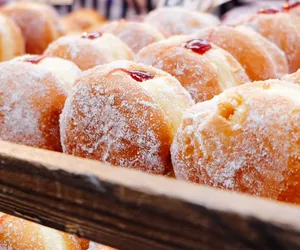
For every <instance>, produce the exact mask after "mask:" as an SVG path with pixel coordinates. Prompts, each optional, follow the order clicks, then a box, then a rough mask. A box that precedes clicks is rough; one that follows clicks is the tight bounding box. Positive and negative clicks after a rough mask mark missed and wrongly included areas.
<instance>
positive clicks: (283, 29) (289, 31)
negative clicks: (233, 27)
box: [245, 9, 300, 73]
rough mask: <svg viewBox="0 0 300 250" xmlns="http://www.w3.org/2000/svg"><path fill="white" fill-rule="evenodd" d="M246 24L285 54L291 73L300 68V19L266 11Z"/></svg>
mask: <svg viewBox="0 0 300 250" xmlns="http://www.w3.org/2000/svg"><path fill="white" fill-rule="evenodd" d="M245 24H246V25H249V26H250V27H251V28H253V29H254V30H255V31H257V32H258V33H260V34H261V35H262V36H264V37H265V38H267V39H269V40H270V41H272V42H273V43H275V44H276V45H277V46H278V47H279V48H280V49H282V50H283V51H284V52H285V54H286V57H287V60H288V64H289V69H290V72H291V73H292V72H295V71H296V70H298V69H299V68H300V45H299V44H300V17H298V16H296V15H291V14H289V13H283V12H279V11H278V10H274V9H265V10H261V11H260V12H258V13H257V14H255V15H253V16H252V17H250V18H249V19H248V20H247V21H246V22H245Z"/></svg>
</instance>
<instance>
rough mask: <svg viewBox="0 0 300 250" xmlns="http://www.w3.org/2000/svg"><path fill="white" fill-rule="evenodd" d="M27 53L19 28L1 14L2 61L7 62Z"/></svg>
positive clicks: (0, 57)
mask: <svg viewBox="0 0 300 250" xmlns="http://www.w3.org/2000/svg"><path fill="white" fill-rule="evenodd" d="M24 52H25V42H24V38H23V35H22V33H21V30H20V28H19V26H17V24H16V23H15V22H14V21H13V20H12V19H11V18H9V17H7V16H4V15H1V14H0V61H7V60H10V59H12V58H14V57H15V56H20V55H22V54H24Z"/></svg>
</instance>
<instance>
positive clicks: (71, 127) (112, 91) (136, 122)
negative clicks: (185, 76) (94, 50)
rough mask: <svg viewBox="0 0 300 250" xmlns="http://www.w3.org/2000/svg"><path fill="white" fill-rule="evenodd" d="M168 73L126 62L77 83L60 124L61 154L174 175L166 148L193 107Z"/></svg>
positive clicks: (87, 75)
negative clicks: (186, 111)
mask: <svg viewBox="0 0 300 250" xmlns="http://www.w3.org/2000/svg"><path fill="white" fill-rule="evenodd" d="M193 103H194V102H193V101H192V99H191V97H190V95H189V94H188V92H187V91H186V90H185V89H184V88H183V87H182V86H181V85H180V83H179V82H178V81H177V80H176V79H175V78H173V77H172V76H171V75H169V74H168V73H165V72H163V71H160V70H158V69H155V68H152V67H149V66H145V65H142V64H136V63H134V62H130V61H115V62H112V63H109V64H106V65H100V66H97V67H95V68H93V69H91V70H88V71H86V72H84V73H83V75H82V76H81V77H80V78H78V80H77V82H76V83H75V86H74V88H73V90H72V93H71V94H70V95H69V96H68V98H67V101H66V104H65V107H64V109H63V112H62V115H61V118H60V131H61V142H62V146H63V152H64V153H67V154H72V155H75V156H80V157H84V158H89V159H94V160H99V161H102V162H104V163H107V164H111V165H114V166H121V167H128V168H133V169H137V170H141V171H145V172H148V173H152V174H159V175H172V174H173V169H172V165H171V159H170V146H171V143H172V140H173V138H174V135H175V133H176V130H177V128H178V126H179V124H180V121H181V117H182V114H183V112H184V111H185V110H186V109H187V108H189V107H190V106H192V105H193Z"/></svg>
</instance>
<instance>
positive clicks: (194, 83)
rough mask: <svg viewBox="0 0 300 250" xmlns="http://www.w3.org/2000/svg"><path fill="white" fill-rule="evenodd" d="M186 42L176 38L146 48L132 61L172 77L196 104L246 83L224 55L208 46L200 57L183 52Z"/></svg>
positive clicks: (237, 67) (242, 73)
mask: <svg viewBox="0 0 300 250" xmlns="http://www.w3.org/2000/svg"><path fill="white" fill-rule="evenodd" d="M190 40H192V37H190V36H176V37H171V38H169V39H167V40H163V41H160V42H156V43H153V44H150V45H149V46H147V47H145V48H143V49H142V50H141V51H140V52H139V53H138V54H137V55H136V61H137V62H140V63H144V64H146V65H152V66H153V67H156V68H159V69H162V70H164V71H166V72H168V73H170V74H171V75H172V76H174V77H176V78H177V79H178V80H179V81H180V83H181V84H182V86H183V87H184V88H185V89H186V90H187V91H188V92H189V93H190V94H191V96H192V97H193V99H194V100H195V101H196V102H199V101H205V100H208V99H211V98H212V97H213V96H214V95H216V94H219V93H221V92H222V91H223V90H224V89H226V88H229V87H233V86H237V85H240V84H243V83H245V82H248V81H249V78H248V76H247V75H246V73H245V71H244V69H243V68H242V67H241V65H240V64H239V63H238V62H237V61H236V60H235V59H234V58H233V57H232V56H231V55H230V54H229V53H228V52H226V51H224V50H222V49H220V48H218V47H216V46H215V45H213V44H211V46H212V48H211V49H210V50H208V51H207V52H205V53H204V54H202V55H200V54H198V53H195V52H194V51H192V50H189V49H187V48H185V44H186V42H187V41H190Z"/></svg>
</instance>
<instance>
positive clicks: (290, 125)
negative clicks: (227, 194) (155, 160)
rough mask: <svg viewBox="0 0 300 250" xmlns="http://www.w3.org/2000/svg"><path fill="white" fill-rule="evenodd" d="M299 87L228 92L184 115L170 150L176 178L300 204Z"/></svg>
mask: <svg viewBox="0 0 300 250" xmlns="http://www.w3.org/2000/svg"><path fill="white" fill-rule="evenodd" d="M299 96H300V86H298V85H296V84H292V83H289V82H285V81H280V80H267V81H264V82H263V81H261V82H253V83H249V84H244V85H241V86H238V87H235V88H231V89H227V90H225V91H224V92H223V93H221V94H220V95H218V96H216V97H214V98H213V99H211V100H210V101H206V102H203V103H198V104H196V105H195V106H193V107H192V108H191V109H190V110H189V111H187V112H186V113H185V115H184V118H183V122H182V123H181V126H180V128H179V129H178V133H177V135H176V137H175V139H174V143H173V145H172V148H171V154H172V162H173V166H174V171H175V174H176V177H177V178H179V179H183V180H188V181H191V182H196V183H201V184H207V185H211V186H214V187H219V188H224V189H229V190H234V191H239V192H245V193H249V194H253V195H257V196H263V197H267V198H271V199H276V200H281V201H287V202H294V203H300V196H299V188H300V175H299V173H300V172H299V171H300V146H299V141H300V131H299V126H300V112H299V110H300V100H299Z"/></svg>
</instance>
